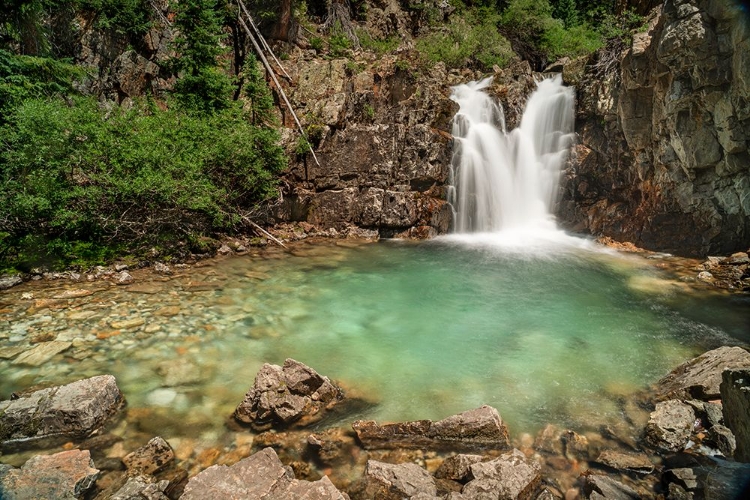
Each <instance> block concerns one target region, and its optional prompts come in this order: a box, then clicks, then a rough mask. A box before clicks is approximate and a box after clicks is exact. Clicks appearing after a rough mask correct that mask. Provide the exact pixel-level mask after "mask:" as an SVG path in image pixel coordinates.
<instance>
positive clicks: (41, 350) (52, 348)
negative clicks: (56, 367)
mask: <svg viewBox="0 0 750 500" xmlns="http://www.w3.org/2000/svg"><path fill="white" fill-rule="evenodd" d="M71 345H72V344H71V343H70V342H58V341H51V342H42V343H40V344H37V345H36V346H35V347H34V348H33V349H29V350H28V351H26V352H24V353H23V354H21V355H19V356H18V357H16V359H14V360H13V364H14V365H30V366H40V365H42V364H44V363H46V362H47V361H49V360H50V359H52V358H53V357H55V356H56V355H57V354H59V353H61V352H63V351H64V350H66V349H68V348H69V347H70V346H71Z"/></svg>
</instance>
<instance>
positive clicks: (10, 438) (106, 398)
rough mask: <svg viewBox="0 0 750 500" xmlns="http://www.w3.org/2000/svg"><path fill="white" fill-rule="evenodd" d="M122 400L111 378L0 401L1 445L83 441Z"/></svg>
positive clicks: (110, 414)
mask: <svg viewBox="0 0 750 500" xmlns="http://www.w3.org/2000/svg"><path fill="white" fill-rule="evenodd" d="M124 403H125V400H124V397H123V395H122V393H121V392H120V389H119V388H118V387H117V382H116V381H115V378H114V377H113V376H112V375H100V376H97V377H91V378H87V379H84V380H79V381H77V382H73V383H71V384H67V385H62V386H56V387H50V388H47V389H41V390H38V391H34V392H31V393H28V394H24V395H22V396H21V397H19V398H18V399H13V400H8V401H0V445H2V447H3V448H6V447H10V446H15V447H22V446H23V445H47V444H49V442H54V441H60V440H62V441H64V440H69V439H82V438H85V437H87V436H89V435H90V434H91V433H93V432H94V431H96V430H98V429H100V428H101V427H103V426H104V425H105V424H106V423H107V421H108V420H109V419H110V418H111V417H112V416H114V415H115V414H116V413H117V411H118V410H119V409H120V408H122V406H123V405H124Z"/></svg>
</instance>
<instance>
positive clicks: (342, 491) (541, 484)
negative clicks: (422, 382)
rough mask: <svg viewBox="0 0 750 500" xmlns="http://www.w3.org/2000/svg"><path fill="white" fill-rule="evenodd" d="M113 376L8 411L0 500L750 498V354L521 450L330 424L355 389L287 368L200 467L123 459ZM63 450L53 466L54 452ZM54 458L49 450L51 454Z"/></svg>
mask: <svg viewBox="0 0 750 500" xmlns="http://www.w3.org/2000/svg"><path fill="white" fill-rule="evenodd" d="M126 397H127V395H123V394H122V393H121V392H120V390H119V388H118V387H117V383H116V380H115V379H114V377H112V376H111V375H101V376H96V377H92V378H89V379H84V380H79V381H77V382H73V383H71V384H67V385H64V386H56V387H48V388H43V389H38V390H35V389H34V388H29V389H28V390H27V391H23V392H20V393H15V394H13V395H12V396H11V399H10V400H7V401H2V402H0V449H2V450H3V452H4V453H8V452H9V451H11V452H12V451H18V450H19V449H26V450H31V451H27V453H31V455H29V458H28V459H27V460H26V462H25V463H24V464H23V465H22V466H21V467H13V466H10V465H0V497H2V498H3V499H24V498H48V499H53V498H60V499H62V498H86V499H92V498H96V499H104V498H116V499H133V500H135V499H159V500H164V499H177V498H182V499H199V498H200V499H202V498H238V499H239V498H263V499H271V498H278V499H281V498H306V499H345V498H351V499H387V500H390V499H394V500H395V499H402V498H410V499H423V500H426V499H438V498H441V499H450V500H459V499H484V498H503V499H505V498H508V499H520V500H526V499H545V500H546V499H553V498H565V499H566V500H569V499H574V498H596V499H600V498H609V499H629V498H668V499H684V498H695V499H698V498H705V499H731V498H741V495H742V494H746V493H747V492H748V491H750V489H748V488H750V484H748V478H750V463H748V462H750V353H749V352H748V351H746V350H745V349H743V348H740V347H721V348H718V349H714V350H712V351H708V352H706V353H704V354H702V355H701V356H699V357H697V358H695V359H693V360H691V361H688V362H687V363H684V364H683V365H681V366H679V367H677V368H676V369H675V370H673V371H672V372H671V373H669V374H667V375H666V376H665V377H664V378H663V379H661V380H660V381H659V382H658V383H657V384H656V385H655V386H654V387H652V388H650V389H649V390H648V391H644V392H643V393H641V394H640V395H638V397H637V398H636V401H633V403H634V404H633V405H632V408H631V411H629V412H628V414H627V415H624V418H623V420H624V424H623V426H622V427H621V428H617V429H612V428H602V429H601V430H600V432H598V433H597V432H586V433H583V434H579V433H577V432H576V431H574V430H570V429H560V428H557V427H555V426H552V425H548V426H547V427H545V428H544V429H543V430H542V431H540V432H539V433H538V435H537V436H530V435H523V436H521V437H520V438H518V439H513V440H511V439H510V437H509V431H508V428H507V427H506V425H505V424H504V422H503V421H502V418H501V417H500V414H499V413H498V411H497V410H496V409H495V408H492V407H489V406H482V407H480V408H476V409H469V410H467V411H465V412H463V413H460V414H457V415H453V416H449V417H447V418H445V419H443V420H440V421H430V420H420V421H413V422H397V423H392V424H378V423H376V422H374V421H362V420H357V421H353V422H351V427H350V428H346V427H330V428H326V427H325V426H322V427H321V426H320V423H321V422H322V421H323V420H322V419H324V417H325V414H326V413H327V412H334V411H336V409H337V407H339V406H345V405H346V404H347V399H348V397H347V395H346V391H344V390H343V389H341V388H340V387H338V386H337V385H336V383H335V382H333V381H331V380H330V379H328V378H327V377H325V376H322V375H320V374H318V373H317V372H316V371H315V370H314V369H312V368H310V367H308V366H306V365H304V364H302V363H299V362H298V361H295V360H292V359H287V360H286V362H285V363H284V365H283V366H277V365H270V364H266V365H264V366H263V367H262V368H261V370H260V371H259V372H258V374H257V376H256V378H255V382H254V384H253V386H252V387H251V388H249V390H248V392H247V394H246V395H245V397H244V399H243V400H242V401H241V402H238V406H237V408H236V410H235V412H234V414H233V415H231V416H227V425H228V426H230V427H231V428H233V429H235V430H236V431H237V434H238V436H242V444H239V442H238V443H235V444H234V445H232V446H230V447H228V448H227V449H225V450H224V452H221V451H219V450H216V451H215V452H214V453H213V456H210V457H209V456H207V457H203V459H202V461H201V462H202V463H200V464H197V466H196V464H194V465H193V466H192V467H188V466H187V464H188V463H187V462H186V461H185V460H184V455H183V452H182V451H180V450H177V451H176V450H175V449H173V447H172V446H171V445H170V443H168V442H167V441H166V440H164V439H163V438H161V437H160V436H154V437H152V438H151V439H149V440H148V442H146V443H144V444H143V446H141V447H139V448H137V449H132V450H129V449H124V447H123V446H122V442H121V440H120V439H119V438H118V436H117V431H116V429H117V428H118V426H121V425H122V419H123V416H124V415H123V413H124V412H123V407H124V405H125V403H124V402H125V398H126ZM60 443H63V444H62V449H63V451H58V452H57V453H52V454H44V450H47V452H48V453H49V452H50V450H51V448H50V446H52V445H59V444H60ZM52 451H54V450H52Z"/></svg>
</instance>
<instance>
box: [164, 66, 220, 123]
mask: <svg viewBox="0 0 750 500" xmlns="http://www.w3.org/2000/svg"><path fill="white" fill-rule="evenodd" d="M233 88H234V85H233V83H232V79H231V78H230V77H229V76H228V75H227V74H226V73H224V72H222V71H221V70H219V69H217V68H202V69H200V70H197V71H196V72H195V73H187V74H183V75H182V76H181V77H180V78H179V79H178V80H177V81H176V82H175V84H174V87H173V89H172V92H173V94H174V97H175V100H176V102H177V103H178V104H179V105H180V106H181V107H182V108H184V109H185V110H187V111H198V112H201V113H212V112H214V111H217V110H222V109H226V108H228V107H229V106H230V105H231V101H230V96H231V93H232V89H233Z"/></svg>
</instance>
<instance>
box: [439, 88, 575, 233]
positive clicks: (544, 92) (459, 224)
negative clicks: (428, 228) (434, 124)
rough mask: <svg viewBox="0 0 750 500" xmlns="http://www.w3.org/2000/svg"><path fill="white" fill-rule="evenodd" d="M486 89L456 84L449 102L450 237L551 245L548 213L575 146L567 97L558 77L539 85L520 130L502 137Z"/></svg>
mask: <svg viewBox="0 0 750 500" xmlns="http://www.w3.org/2000/svg"><path fill="white" fill-rule="evenodd" d="M491 83H492V78H486V79H484V80H482V81H480V82H470V83H468V84H464V85H458V86H456V87H453V94H452V95H451V99H453V100H454V101H455V102H457V103H458V105H459V111H458V113H457V114H456V117H455V118H454V124H453V136H454V138H455V143H454V144H455V146H454V151H453V161H452V165H451V173H452V179H451V184H452V189H451V191H450V192H449V197H448V198H449V199H448V201H449V202H450V203H451V204H452V206H453V208H454V210H455V218H454V220H455V231H456V232H457V233H494V234H495V235H496V236H501V238H502V239H504V240H506V241H505V242H506V243H508V242H510V244H511V245H512V246H516V245H518V246H523V245H526V244H528V242H529V240H536V239H538V238H537V237H541V239H549V238H550V237H551V236H550V235H551V233H557V230H556V226H555V222H554V216H553V215H552V211H553V209H554V205H555V203H556V201H557V193H558V186H559V179H560V175H561V171H562V166H563V164H564V163H565V161H566V159H567V155H568V152H569V150H570V147H571V145H572V143H573V136H574V134H573V119H574V116H573V106H574V95H573V90H572V89H570V88H567V87H564V86H563V85H562V79H561V78H560V77H559V76H556V77H554V78H550V79H545V80H542V81H541V82H539V83H538V84H537V89H536V90H535V91H534V93H532V94H531V96H530V97H529V100H528V102H527V104H526V109H525V111H524V113H523V117H522V119H521V125H520V126H519V127H518V128H517V129H515V130H513V131H512V132H510V133H508V132H506V130H505V120H504V116H503V110H502V108H501V107H500V105H499V104H497V103H496V102H495V101H494V100H493V99H492V98H491V97H490V96H488V95H487V94H486V93H485V92H484V89H486V88H487V87H489V86H490V84H491ZM559 235H560V236H561V237H562V234H559ZM553 239H557V238H556V237H554V238H553Z"/></svg>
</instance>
